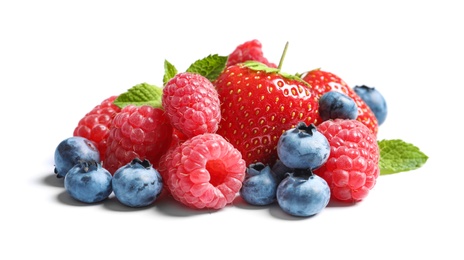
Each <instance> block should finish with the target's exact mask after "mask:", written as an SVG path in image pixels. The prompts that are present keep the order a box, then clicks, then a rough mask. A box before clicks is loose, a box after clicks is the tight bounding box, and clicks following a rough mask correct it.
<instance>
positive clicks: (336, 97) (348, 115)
mask: <svg viewBox="0 0 464 260" xmlns="http://www.w3.org/2000/svg"><path fill="white" fill-rule="evenodd" d="M319 115H320V117H321V119H322V120H323V121H326V120H329V119H337V118H341V119H356V118H357V117H358V106H357V105H356V102H355V101H354V100H353V99H352V98H351V97H349V96H347V95H345V94H343V93H341V92H339V91H335V90H332V91H328V92H326V93H324V94H323V95H322V96H321V98H320V99H319Z"/></svg>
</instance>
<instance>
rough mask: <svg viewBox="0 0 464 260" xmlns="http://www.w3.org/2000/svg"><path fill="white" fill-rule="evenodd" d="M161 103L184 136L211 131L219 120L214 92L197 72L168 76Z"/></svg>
mask: <svg viewBox="0 0 464 260" xmlns="http://www.w3.org/2000/svg"><path fill="white" fill-rule="evenodd" d="M162 103H163V108H164V110H165V111H166V113H167V115H168V117H169V119H170V121H171V123H172V125H173V126H174V127H175V128H176V129H178V130H179V131H180V132H182V133H183V134H184V135H186V136H187V137H193V136H195V135H199V134H204V133H214V132H216V130H217V128H218V124H219V121H220V120H221V106H220V104H219V97H218V93H217V91H216V89H215V87H214V86H213V84H212V83H211V82H210V81H209V80H208V79H207V78H206V77H204V76H202V75H200V74H196V73H190V72H183V73H179V74H177V75H176V76H174V77H173V78H172V79H170V80H169V81H168V82H167V84H166V85H165V86H164V88H163V95H162Z"/></svg>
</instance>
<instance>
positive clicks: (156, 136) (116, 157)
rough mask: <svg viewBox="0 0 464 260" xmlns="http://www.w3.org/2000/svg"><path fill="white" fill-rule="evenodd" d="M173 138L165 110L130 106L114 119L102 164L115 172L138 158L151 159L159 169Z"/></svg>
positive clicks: (145, 106)
mask: <svg viewBox="0 0 464 260" xmlns="http://www.w3.org/2000/svg"><path fill="white" fill-rule="evenodd" d="M171 138H172V126H171V123H170V122H169V118H168V117H167V115H166V113H165V112H164V111H163V110H162V109H160V108H154V107H151V106H148V105H142V106H135V105H127V106H125V107H124V108H123V109H122V110H121V112H120V113H118V114H117V115H116V116H115V117H114V119H113V124H112V125H111V128H110V133H109V136H108V147H107V149H106V157H105V160H104V161H103V167H105V168H106V169H107V170H108V171H109V172H110V173H111V174H114V172H115V171H116V170H117V169H119V168H120V167H122V166H124V165H126V164H128V163H130V162H131V161H132V160H133V159H135V158H139V159H141V160H148V161H149V162H150V163H151V164H152V165H154V167H155V168H156V167H157V165H158V163H159V160H160V157H161V156H162V155H163V154H164V153H165V152H166V150H167V149H168V148H169V145H170V144H171Z"/></svg>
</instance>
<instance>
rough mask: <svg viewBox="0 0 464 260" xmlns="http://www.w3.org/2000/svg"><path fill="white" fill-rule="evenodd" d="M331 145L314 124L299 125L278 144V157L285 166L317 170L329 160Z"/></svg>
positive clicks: (286, 133)
mask: <svg viewBox="0 0 464 260" xmlns="http://www.w3.org/2000/svg"><path fill="white" fill-rule="evenodd" d="M329 154H330V144H329V141H328V140H327V138H326V137H325V136H324V135H323V134H321V133H320V132H319V131H317V128H316V127H315V126H314V124H311V125H309V126H307V125H306V124H305V123H304V122H300V123H298V125H297V126H296V127H295V128H292V129H289V130H287V131H285V132H284V133H283V134H282V135H281V136H280V138H279V141H278V143H277V155H278V157H279V160H280V161H282V163H283V164H285V166H287V167H288V168H293V169H306V168H310V169H313V170H314V169H317V168H319V167H320V166H321V165H322V164H324V163H325V162H326V161H327V159H328V158H329Z"/></svg>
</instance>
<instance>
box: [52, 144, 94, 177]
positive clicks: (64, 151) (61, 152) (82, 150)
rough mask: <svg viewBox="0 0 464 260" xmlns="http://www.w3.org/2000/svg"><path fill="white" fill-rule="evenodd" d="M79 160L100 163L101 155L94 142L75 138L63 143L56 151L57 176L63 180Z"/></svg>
mask: <svg viewBox="0 0 464 260" xmlns="http://www.w3.org/2000/svg"><path fill="white" fill-rule="evenodd" d="M79 160H85V161H96V162H100V153H99V151H98V149H97V147H96V145H95V143H93V142H92V141H90V140H88V139H86V138H84V137H80V136H73V137H69V138H67V139H65V140H63V141H61V142H60V143H59V144H58V146H57V147H56V149H55V169H54V171H55V174H56V177H58V178H63V177H64V176H65V175H66V173H67V172H68V171H69V169H71V168H72V167H73V166H74V165H76V164H77V163H78V162H79Z"/></svg>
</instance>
